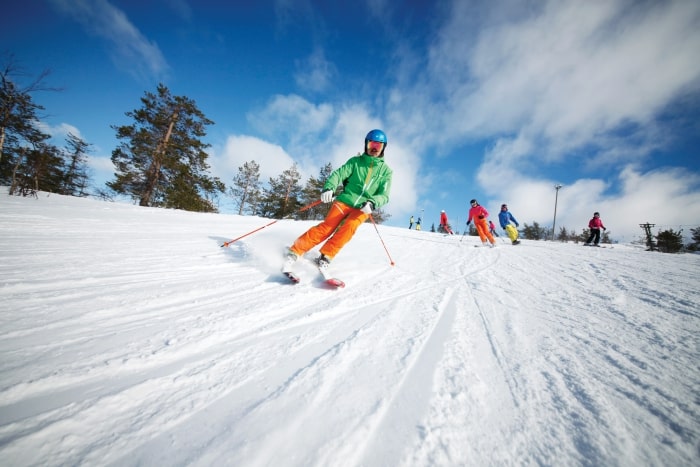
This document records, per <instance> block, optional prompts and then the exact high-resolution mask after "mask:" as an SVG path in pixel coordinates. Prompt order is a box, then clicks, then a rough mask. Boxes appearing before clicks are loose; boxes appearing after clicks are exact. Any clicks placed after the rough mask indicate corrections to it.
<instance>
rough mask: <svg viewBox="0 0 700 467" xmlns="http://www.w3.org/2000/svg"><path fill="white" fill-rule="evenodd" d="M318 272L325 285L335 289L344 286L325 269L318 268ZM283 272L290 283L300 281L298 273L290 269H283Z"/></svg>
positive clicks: (343, 283)
mask: <svg viewBox="0 0 700 467" xmlns="http://www.w3.org/2000/svg"><path fill="white" fill-rule="evenodd" d="M318 272H320V273H321V276H323V282H324V283H325V284H326V285H328V286H330V287H333V288H335V289H342V288H343V287H345V282H343V281H341V280H340V279H338V278H336V277H333V276H331V275H330V274H329V273H328V271H327V270H324V269H321V268H318ZM283 274H284V275H285V277H286V278H287V279H289V281H290V282H291V283H292V284H298V283H299V282H301V277H299V275H298V274H296V273H294V272H292V271H284V272H283Z"/></svg>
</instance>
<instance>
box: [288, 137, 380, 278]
mask: <svg viewBox="0 0 700 467" xmlns="http://www.w3.org/2000/svg"><path fill="white" fill-rule="evenodd" d="M386 145H387V138H386V134H384V132H383V131H382V130H372V131H370V132H369V133H367V136H366V137H365V148H364V152H363V153H362V154H358V155H357V156H355V157H351V158H350V159H349V160H348V161H347V162H346V163H345V164H343V165H342V166H340V167H339V168H337V169H336V170H334V171H333V172H332V173H331V174H330V176H329V177H328V180H326V182H325V184H324V185H323V189H322V193H321V201H323V202H324V203H331V202H332V203H333V204H332V205H331V208H330V210H329V211H328V214H327V215H326V218H325V219H324V220H323V222H321V223H320V224H318V225H316V226H314V227H311V228H310V229H309V230H307V231H306V232H305V233H303V234H302V235H301V236H300V237H299V238H297V239H296V241H295V242H294V244H293V245H292V246H291V247H290V248H289V252H288V254H287V258H286V260H285V263H284V267H283V269H282V271H283V272H291V271H292V266H293V265H294V263H295V262H296V260H297V259H298V258H299V257H301V256H302V255H303V254H304V253H306V252H307V251H309V250H311V249H312V248H313V247H315V246H316V245H318V244H320V243H321V242H324V241H325V242H326V243H325V244H324V245H323V246H322V247H321V250H320V252H321V255H320V256H319V257H318V258H317V259H316V263H317V264H318V266H319V269H321V271H322V272H323V271H325V270H327V268H328V266H329V265H330V262H331V261H332V260H333V258H334V257H335V255H336V254H338V252H339V251H340V250H341V248H343V246H345V244H346V243H347V242H349V241H350V239H352V237H353V235H355V231H356V230H357V228H358V227H359V226H360V224H362V223H363V222H365V221H366V220H367V219H368V218H369V216H370V214H371V213H372V211H373V210H374V209H376V208H378V207H381V206H384V205H385V204H387V203H388V202H389V192H390V190H391V177H392V174H393V172H392V170H391V168H389V166H388V165H387V164H386V163H385V162H384V149H386ZM339 186H342V187H343V191H342V192H341V193H340V194H338V195H337V196H335V197H334V194H335V191H336V188H338V187H339ZM326 240H327V241H326Z"/></svg>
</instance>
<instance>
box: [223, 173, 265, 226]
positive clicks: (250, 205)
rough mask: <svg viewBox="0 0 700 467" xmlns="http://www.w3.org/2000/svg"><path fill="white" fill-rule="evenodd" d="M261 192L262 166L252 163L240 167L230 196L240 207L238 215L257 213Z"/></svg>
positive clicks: (231, 187) (230, 189)
mask: <svg viewBox="0 0 700 467" xmlns="http://www.w3.org/2000/svg"><path fill="white" fill-rule="evenodd" d="M261 191H262V183H261V182H260V165H259V164H258V163H257V162H255V161H250V162H245V163H244V164H243V165H242V166H241V167H238V174H237V175H236V176H235V177H233V185H231V186H230V187H229V195H230V196H231V197H233V198H234V200H235V203H236V205H237V206H238V215H243V213H244V212H245V213H248V214H252V213H254V212H255V207H256V206H257V204H258V199H259V198H260V193H261Z"/></svg>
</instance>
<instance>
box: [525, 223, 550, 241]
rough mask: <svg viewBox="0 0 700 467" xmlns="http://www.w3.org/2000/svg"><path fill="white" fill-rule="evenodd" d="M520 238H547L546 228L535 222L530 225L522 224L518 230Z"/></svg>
mask: <svg viewBox="0 0 700 467" xmlns="http://www.w3.org/2000/svg"><path fill="white" fill-rule="evenodd" d="M520 233H521V235H522V238H524V239H526V240H542V239H544V238H547V230H546V229H544V228H543V227H540V225H539V224H538V223H537V222H533V223H532V225H527V224H523V228H522V230H521V231H520Z"/></svg>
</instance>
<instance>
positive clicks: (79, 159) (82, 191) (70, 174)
mask: <svg viewBox="0 0 700 467" xmlns="http://www.w3.org/2000/svg"><path fill="white" fill-rule="evenodd" d="M66 144H67V147H66V148H65V150H64V151H63V157H64V159H66V170H65V173H64V176H63V178H64V180H63V190H62V191H63V194H64V195H71V196H87V192H86V190H87V186H88V182H89V177H88V172H87V152H88V150H89V148H90V145H89V144H88V143H86V142H85V141H83V140H82V139H80V138H78V137H77V136H75V135H73V134H72V133H69V134H68V137H67V138H66Z"/></svg>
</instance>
